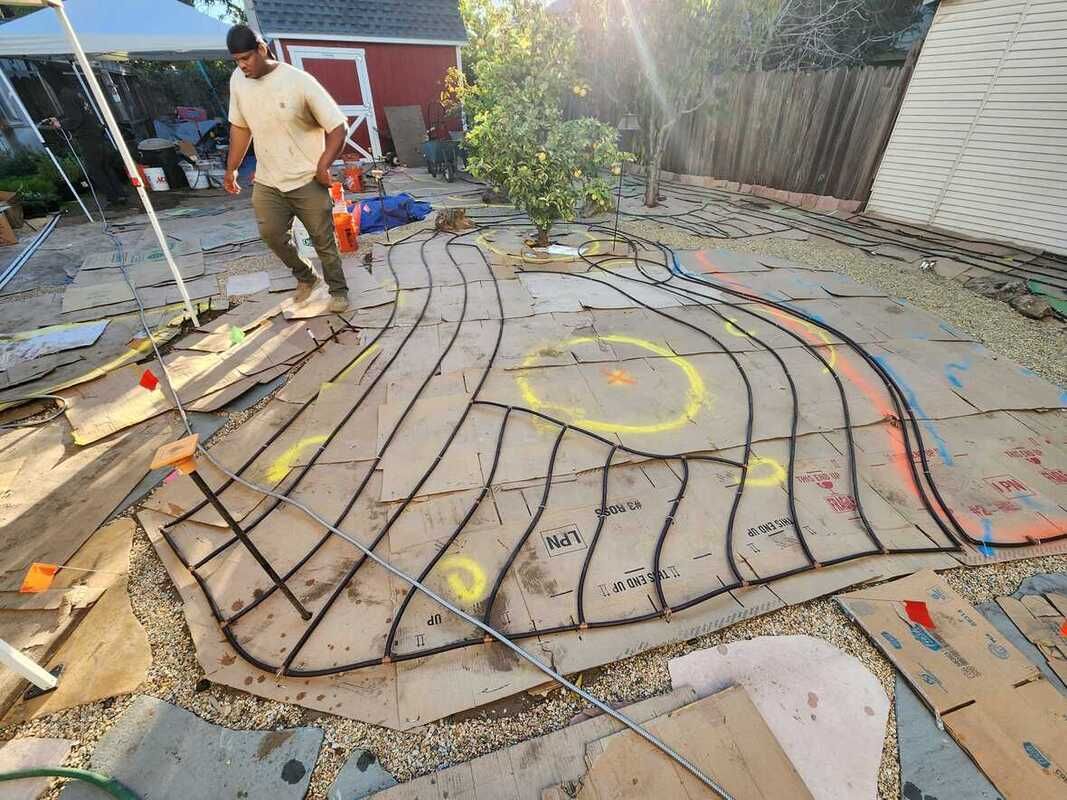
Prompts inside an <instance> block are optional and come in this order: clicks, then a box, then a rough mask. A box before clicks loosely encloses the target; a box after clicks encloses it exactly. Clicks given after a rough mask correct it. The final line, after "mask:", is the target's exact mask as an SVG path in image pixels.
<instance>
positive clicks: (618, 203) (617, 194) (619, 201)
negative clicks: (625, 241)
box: [611, 164, 622, 250]
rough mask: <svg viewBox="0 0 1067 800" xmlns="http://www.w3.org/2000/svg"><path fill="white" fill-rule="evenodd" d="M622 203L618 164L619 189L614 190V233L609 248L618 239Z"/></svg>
mask: <svg viewBox="0 0 1067 800" xmlns="http://www.w3.org/2000/svg"><path fill="white" fill-rule="evenodd" d="M621 205H622V164H619V189H618V191H616V192H615V233H613V234H612V236H611V249H612V250H614V249H615V244H616V242H618V241H619V207H620V206H621Z"/></svg>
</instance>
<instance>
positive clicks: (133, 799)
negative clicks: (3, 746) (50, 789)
mask: <svg viewBox="0 0 1067 800" xmlns="http://www.w3.org/2000/svg"><path fill="white" fill-rule="evenodd" d="M24 778H73V779H74V780H78V781H85V782H86V783H88V784H89V785H90V786H95V787H96V788H97V789H100V790H101V791H104V792H107V793H108V794H109V795H111V796H112V797H114V798H115V800H141V798H140V797H138V796H137V795H136V794H134V793H133V792H132V791H131V790H129V789H127V788H126V787H125V786H123V785H122V784H121V783H119V782H118V781H117V780H116V779H115V778H109V777H107V776H106V775H101V774H99V773H97V772H90V771H89V770H87V769H72V768H70V767H31V768H30V769H17V770H15V771H13V772H0V783H2V782H3V781H18V780H22V779H24Z"/></svg>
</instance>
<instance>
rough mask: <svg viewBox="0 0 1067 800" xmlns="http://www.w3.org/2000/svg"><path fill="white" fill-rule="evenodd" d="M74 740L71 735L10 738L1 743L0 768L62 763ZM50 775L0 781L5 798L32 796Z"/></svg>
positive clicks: (45, 785) (28, 799)
mask: <svg viewBox="0 0 1067 800" xmlns="http://www.w3.org/2000/svg"><path fill="white" fill-rule="evenodd" d="M73 746H74V742H73V741H71V740H70V739H37V738H34V737H27V738H25V739H12V740H11V741H10V742H8V743H7V744H5V745H4V746H3V747H0V772H18V771H19V770H22V769H31V768H33V767H61V766H63V762H64V761H66V759H67V756H68V755H69V754H70V748H71V747H73ZM50 780H51V778H23V779H22V780H18V781H4V782H3V783H0V797H3V798H4V800H35V798H37V797H39V796H40V795H41V794H42V793H43V792H44V790H45V789H47V788H48V782H49V781H50Z"/></svg>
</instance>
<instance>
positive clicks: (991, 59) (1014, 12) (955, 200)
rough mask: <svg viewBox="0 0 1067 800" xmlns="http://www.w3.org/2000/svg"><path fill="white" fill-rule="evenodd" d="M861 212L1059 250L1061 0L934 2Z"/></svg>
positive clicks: (1066, 208)
mask: <svg viewBox="0 0 1067 800" xmlns="http://www.w3.org/2000/svg"><path fill="white" fill-rule="evenodd" d="M867 210H868V211H870V212H872V213H875V214H879V215H882V216H885V217H889V218H892V219H897V220H901V221H905V222H911V223H915V224H920V225H933V226H936V227H940V228H945V229H948V230H953V231H959V232H960V233H964V234H966V235H968V236H975V237H980V238H988V239H1003V240H1009V241H1014V242H1020V243H1022V244H1026V245H1030V246H1033V247H1040V248H1043V249H1046V250H1051V251H1054V252H1059V253H1067V0H943V1H942V3H941V6H940V7H939V8H938V11H937V15H936V17H935V18H934V23H933V26H932V27H931V29H930V33H929V35H928V37H927V39H926V42H925V44H924V46H923V50H922V53H921V55H920V56H919V61H918V63H917V64H916V66H915V73H914V75H913V77H912V80H911V84H910V85H909V86H908V90H907V92H906V94H905V96H904V102H903V104H902V106H901V109H900V114H899V116H898V118H897V123H896V126H895V127H894V129H893V134H892V136H891V137H890V140H889V144H888V146H887V148H886V152H885V155H884V157H883V159H882V163H881V166H880V167H879V170H878V175H877V177H876V178H875V181H874V187H873V189H872V191H871V198H870V201H869V202H868V204H867Z"/></svg>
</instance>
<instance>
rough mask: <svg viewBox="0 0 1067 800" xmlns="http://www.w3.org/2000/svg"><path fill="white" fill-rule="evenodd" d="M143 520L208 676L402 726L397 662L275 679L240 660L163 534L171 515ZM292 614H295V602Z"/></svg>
mask: <svg viewBox="0 0 1067 800" xmlns="http://www.w3.org/2000/svg"><path fill="white" fill-rule="evenodd" d="M138 518H139V520H140V521H141V524H142V525H143V526H144V528H145V530H146V531H147V532H148V534H149V538H150V539H151V541H152V544H153V545H154V546H155V548H156V552H157V553H158V554H159V556H160V558H161V559H162V560H163V563H164V564H165V565H166V566H167V571H168V572H169V573H170V575H171V577H172V579H173V580H174V582H175V585H176V586H177V588H178V591H179V592H180V593H181V595H182V601H183V605H182V608H183V611H184V613H185V618H186V622H187V624H188V626H189V631H190V633H191V634H192V637H193V644H194V646H195V648H196V652H197V659H198V660H199V661H200V663H201V665H203V667H204V671H205V675H206V676H207V678H208V679H209V680H211V681H213V682H215V683H221V684H224V685H226V686H231V687H233V688H235V689H240V690H242V691H248V692H253V693H255V694H257V695H259V696H260V697H268V698H271V699H275V700H279V701H282V702H297V703H300V704H302V705H303V706H305V707H306V708H312V709H316V710H319V711H326V712H330V713H334V714H341V715H344V716H350V717H352V718H355V719H362V720H365V721H367V722H370V723H371V724H376V725H386V726H388V727H392V728H398V727H399V726H400V721H399V719H398V717H397V709H396V693H395V690H394V689H393V683H394V681H395V667H394V666H393V665H388V666H383V667H374V668H370V669H364V670H359V671H355V672H350V673H347V674H344V675H333V676H330V677H326V678H304V679H299V680H293V679H288V678H280V679H279V678H275V677H274V676H273V675H272V674H270V673H267V672H263V671H261V670H259V669H257V668H255V667H254V666H252V665H251V664H249V663H248V662H246V661H244V660H243V659H241V658H240V657H239V656H238V655H237V654H236V653H235V652H234V651H233V649H232V648H231V646H230V645H229V643H228V642H227V641H226V638H225V636H224V635H223V634H222V632H221V631H220V630H219V626H218V624H217V623H216V622H215V620H214V618H213V617H212V616H211V613H210V611H209V610H208V607H207V604H206V603H205V602H204V600H203V595H202V594H201V593H200V589H199V588H198V587H197V585H196V583H195V582H194V581H193V579H192V577H191V576H190V575H189V573H188V572H187V571H185V568H184V567H182V566H181V564H180V563H179V562H178V561H177V559H176V558H175V556H174V553H173V551H172V550H171V549H170V547H169V546H168V545H167V544H166V542H165V541H163V539H162V537H161V536H160V533H159V530H160V527H161V526H162V524H163V523H164V522H166V521H167V518H166V517H165V516H163V515H161V514H158V513H156V512H152V511H142V512H141V513H140V514H138ZM283 602H284V600H283ZM289 612H290V613H292V607H291V606H290V607H289ZM301 695H302V696H301Z"/></svg>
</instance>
